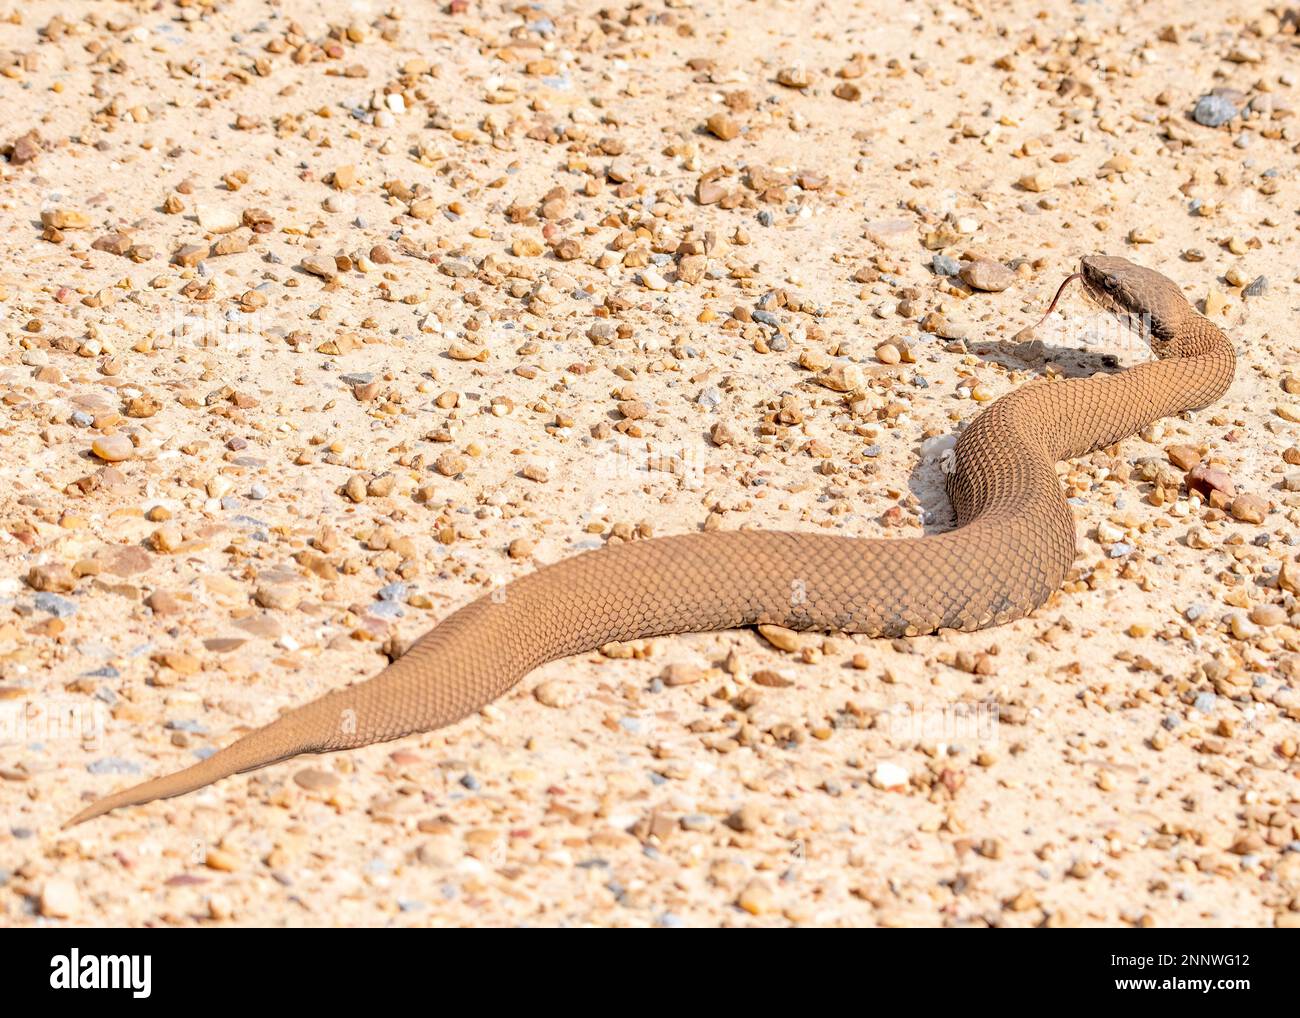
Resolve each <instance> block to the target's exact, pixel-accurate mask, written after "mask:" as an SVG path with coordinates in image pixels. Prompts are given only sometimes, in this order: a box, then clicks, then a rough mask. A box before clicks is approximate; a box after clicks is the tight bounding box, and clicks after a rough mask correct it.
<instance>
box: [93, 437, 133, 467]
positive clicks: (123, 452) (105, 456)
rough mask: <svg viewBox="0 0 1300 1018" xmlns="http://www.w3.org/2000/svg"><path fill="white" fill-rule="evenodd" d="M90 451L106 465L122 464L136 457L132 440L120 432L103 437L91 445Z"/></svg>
mask: <svg viewBox="0 0 1300 1018" xmlns="http://www.w3.org/2000/svg"><path fill="white" fill-rule="evenodd" d="M90 451H91V452H93V453H94V454H95V455H96V456H98V457H99V458H100V459H102V460H103V461H104V462H106V463H121V462H123V461H124V460H129V459H131V458H132V457H133V456H134V455H135V446H134V445H132V444H131V439H130V438H129V437H128V436H127V435H124V434H123V433H122V432H120V431H115V432H113V434H111V435H101V436H100V437H99V438H96V439H95V440H94V442H92V443H91V446H90Z"/></svg>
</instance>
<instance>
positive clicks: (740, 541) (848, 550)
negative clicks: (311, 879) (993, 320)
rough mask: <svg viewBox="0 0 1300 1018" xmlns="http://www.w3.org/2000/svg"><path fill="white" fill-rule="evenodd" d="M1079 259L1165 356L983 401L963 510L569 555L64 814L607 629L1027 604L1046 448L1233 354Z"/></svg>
mask: <svg viewBox="0 0 1300 1018" xmlns="http://www.w3.org/2000/svg"><path fill="white" fill-rule="evenodd" d="M1080 275H1081V277H1082V279H1083V282H1084V287H1085V289H1086V291H1087V293H1088V295H1089V296H1090V297H1091V298H1092V299H1093V300H1094V301H1095V302H1096V303H1098V304H1100V305H1101V306H1102V307H1104V308H1105V309H1107V310H1108V311H1111V312H1112V313H1114V314H1116V315H1118V316H1120V318H1121V320H1125V321H1126V324H1128V325H1129V326H1130V327H1132V328H1134V329H1135V330H1136V331H1138V332H1139V333H1140V334H1141V335H1142V336H1143V338H1145V339H1146V340H1147V341H1148V342H1149V343H1150V345H1151V349H1152V351H1153V353H1154V354H1155V355H1156V357H1157V358H1158V359H1157V360H1154V361H1149V362H1146V363H1142V364H1138V365H1136V366H1134V367H1131V368H1129V369H1127V370H1125V371H1121V372H1119V373H1116V374H1109V375H1095V376H1093V377H1091V378H1070V379H1063V380H1042V381H1035V382H1032V383H1030V384H1028V385H1024V386H1022V387H1021V388H1019V389H1017V390H1016V391H1014V392H1012V393H1009V394H1008V395H1006V396H1003V397H1002V398H1001V399H999V400H998V401H997V402H995V403H994V404H993V405H992V406H990V407H989V408H988V409H987V410H985V411H984V412H983V413H982V414H980V415H979V416H978V417H977V418H976V419H975V420H974V421H973V422H972V423H971V424H970V426H969V427H967V428H966V429H965V431H963V432H962V435H961V438H960V439H959V440H958V442H957V444H956V447H955V450H954V454H955V461H954V463H953V466H952V469H951V471H950V472H949V474H948V477H947V486H948V494H949V496H950V498H951V499H952V504H953V508H954V509H955V510H956V515H957V524H958V525H957V528H956V529H955V530H952V531H949V532H947V533H943V534H932V535H926V536H924V537H917V538H902V539H893V540H881V539H864V538H849V537H836V536H828V535H823V534H805V533H790V532H784V531H764V530H744V531H735V532H728V533H719V532H712V533H692V534H684V535H681V536H677V537H665V538H657V539H653V540H646V541H636V542H630V543H626V544H619V545H610V546H608V547H606V548H603V549H601V550H599V551H592V552H586V553H584V554H580V555H575V556H574V557H572V558H569V559H565V560H563V561H561V562H558V563H556V564H554V565H551V566H547V567H545V568H543V569H539V570H537V571H536V572H534V573H531V574H530V575H528V576H524V577H522V578H520V579H518V580H515V581H514V582H513V583H511V584H510V585H509V586H508V587H506V588H505V591H504V593H505V596H504V597H499V596H498V597H493V596H491V595H488V596H485V597H482V598H480V599H479V600H477V601H474V602H472V603H471V604H469V605H466V606H465V607H464V608H461V609H460V610H459V611H457V612H455V613H454V614H453V615H451V616H450V617H448V618H447V619H446V620H445V621H443V622H442V624H441V625H439V626H437V627H435V628H434V629H432V630H430V631H429V632H428V633H426V634H425V635H424V636H422V637H421V638H420V639H419V640H418V641H417V642H416V643H415V644H413V645H412V646H411V648H410V649H409V650H408V651H407V652H406V653H405V654H404V655H402V656H401V657H400V658H398V659H397V660H396V661H394V662H393V663H392V664H391V665H389V666H388V667H387V668H385V669H384V670H383V671H382V672H380V673H379V674H378V675H376V676H375V677H374V678H372V679H370V680H369V681H366V682H362V683H360V684H358V685H355V686H351V687H348V688H346V689H341V690H338V691H337V692H333V693H329V694H327V695H325V696H323V697H321V698H320V699H318V700H315V701H313V702H311V703H308V704H306V705H305V706H302V707H299V708H297V709H296V710H293V711H290V712H288V713H287V714H285V715H284V716H282V717H281V718H279V719H278V720H276V721H273V722H271V723H270V724H269V725H267V726H266V727H264V728H259V729H257V730H256V731H253V732H251V733H249V734H248V735H245V736H244V737H243V738H241V739H239V740H237V741H236V742H234V743H232V744H231V745H229V746H227V747H226V748H225V749H222V750H220V751H219V752H217V753H214V754H213V755H212V756H210V757H208V758H207V759H206V760H203V761H202V762H200V763H197V764H195V765H193V766H192V767H187V768H185V769H184V770H181V771H177V772H176V773H173V774H168V775H165V776H164V777H161V778H155V779H154V780H152V781H146V782H144V783H143V784H139V785H136V786H135V787H133V788H128V789H125V790H124V791H121V792H116V793H114V794H113V795H109V796H106V797H105V798H102V799H100V800H98V801H97V802H95V803H93V804H92V805H90V806H88V807H87V808H86V809H84V810H82V811H81V812H80V813H78V814H77V815H76V816H75V817H73V818H72V819H71V820H69V821H68V823H67V824H66V825H65V826H71V825H73V824H78V823H81V822H82V821H83V820H88V819H90V818H91V817H95V816H99V815H100V814H101V813H105V812H107V811H108V810H111V809H116V808H117V807H119V806H129V805H135V804H137V803H143V802H149V801H150V800H153V799H161V798H165V797H168V796H173V795H181V794H182V793H184V792H189V791H193V790H194V789H196V788H202V787H203V786H204V785H208V784H210V783H212V782H214V781H216V780H218V779H219V778H224V777H226V776H228V775H231V774H235V773H237V772H241V771H248V770H253V769H255V768H258V767H264V766H266V765H267V764H271V763H275V762H277V761H279V760H286V759H288V758H289V757H294V756H298V755H299V754H300V753H326V752H332V751H334V750H340V749H354V748H356V747H358V746H366V745H369V744H370V743H374V742H384V741H387V740H389V739H397V738H400V737H402V736H404V735H410V734H413V733H416V732H427V731H430V730H432V729H435V728H441V727H443V726H444V725H449V724H451V723H452V722H455V721H458V720H460V719H461V718H463V717H465V716H466V715H468V714H470V713H472V712H473V711H475V710H477V709H479V708H480V707H482V706H484V705H485V704H487V703H489V702H490V701H492V700H495V699H496V698H497V697H498V696H500V695H501V694H502V693H504V692H505V691H506V690H508V689H509V688H510V687H511V686H513V685H514V684H515V683H516V682H518V681H519V680H520V679H521V678H523V676H525V675H527V674H528V673H529V672H530V671H532V670H533V669H534V668H536V667H538V666H539V665H541V664H543V663H545V662H547V661H552V660H555V659H556V658H561V657H566V656H568V655H570V654H577V653H581V652H584V651H589V650H592V649H594V648H596V647H599V646H601V645H603V644H605V643H609V642H613V641H621V640H635V639H640V638H642V637H648V636H657V635H665V634H670V633H691V632H704V631H709V630H717V629H734V628H736V627H739V626H750V625H754V624H757V623H776V624H778V625H781V626H786V627H788V628H790V629H796V630H808V629H820V630H841V631H844V632H850V633H865V634H867V635H869V636H914V635H918V634H921V633H932V632H934V631H935V630H937V629H940V628H951V629H962V630H973V629H980V628H982V627H984V626H994V625H998V624H1000V623H1003V622H1009V621H1011V620H1012V619H1017V618H1020V617H1021V616H1023V615H1026V614H1028V613H1029V612H1031V611H1033V610H1034V609H1035V608H1036V607H1038V606H1039V605H1041V604H1042V603H1043V602H1044V601H1045V600H1046V599H1047V598H1048V597H1049V596H1050V595H1051V593H1052V592H1053V591H1054V590H1056V589H1057V587H1058V586H1059V585H1060V583H1061V581H1062V580H1063V579H1064V578H1065V575H1066V573H1067V571H1068V570H1069V568H1070V565H1071V563H1072V562H1073V560H1074V554H1075V525H1074V517H1073V514H1072V512H1071V509H1070V506H1069V505H1068V503H1067V502H1066V500H1065V496H1064V494H1063V493H1062V491H1061V486H1060V484H1059V483H1058V481H1057V476H1056V469H1055V463H1056V461H1058V460H1062V459H1069V458H1071V457H1074V456H1080V455H1083V454H1084V453H1087V452H1089V451H1091V450H1093V449H1097V448H1101V447H1104V446H1108V445H1111V444H1113V443H1114V442H1117V441H1119V440H1120V439H1121V438H1124V437H1126V436H1128V435H1131V434H1133V433H1134V432H1136V431H1139V430H1141V429H1142V428H1144V427H1146V426H1147V425H1148V424H1150V423H1152V422H1153V421H1156V420H1159V419H1160V418H1162V417H1168V416H1170V415H1172V414H1179V413H1182V412H1184V411H1187V410H1195V409H1199V408H1201V407H1204V406H1207V405H1208V404H1210V403H1213V402H1214V401H1215V400H1217V399H1218V398H1219V397H1220V396H1222V395H1223V393H1224V392H1225V391H1226V390H1227V388H1228V386H1229V384H1230V383H1231V381H1232V373H1233V367H1234V363H1235V357H1234V354H1233V350H1232V346H1231V344H1230V343H1229V342H1228V339H1227V337H1226V336H1224V334H1223V333H1222V332H1221V331H1220V330H1219V329H1218V328H1217V327H1216V326H1214V325H1213V324H1211V323H1210V322H1209V321H1207V320H1206V319H1205V318H1203V317H1201V316H1200V315H1199V314H1197V313H1196V311H1195V310H1194V309H1193V308H1192V307H1191V305H1190V304H1188V302H1187V301H1186V300H1185V299H1184V297H1183V295H1182V292H1181V291H1180V290H1179V288H1178V286H1177V285H1175V284H1174V283H1173V282H1171V281H1170V280H1169V279H1167V278H1165V277H1164V276H1162V275H1161V274H1160V273H1158V272H1155V271H1153V270H1151V269H1146V268H1142V267H1140V266H1137V265H1134V264H1133V263H1131V262H1129V261H1126V260H1125V259H1123V258H1110V257H1104V256H1096V257H1089V258H1085V259H1084V260H1083V262H1082V264H1081V267H1080ZM1058 296H1059V293H1058ZM1053 304H1055V302H1053ZM1049 311H1050V309H1049Z"/></svg>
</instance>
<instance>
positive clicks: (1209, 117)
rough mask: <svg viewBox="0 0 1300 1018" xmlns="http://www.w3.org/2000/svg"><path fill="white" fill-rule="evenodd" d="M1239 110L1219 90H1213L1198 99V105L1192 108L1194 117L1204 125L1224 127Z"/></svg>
mask: <svg viewBox="0 0 1300 1018" xmlns="http://www.w3.org/2000/svg"><path fill="white" fill-rule="evenodd" d="M1238 112H1239V110H1238V109H1237V107H1236V106H1234V105H1233V104H1232V102H1230V101H1229V100H1228V99H1227V98H1226V97H1225V96H1223V95H1222V94H1220V93H1217V92H1211V93H1209V94H1208V95H1203V96H1201V97H1200V98H1199V99H1197V100H1196V106H1195V108H1193V110H1192V119H1193V120H1195V121H1196V122H1197V123H1198V124H1200V125H1201V126H1202V127H1222V126H1223V125H1224V124H1226V123H1227V122H1228V121H1230V120H1231V119H1232V118H1233V117H1235V116H1236V115H1237V113H1238Z"/></svg>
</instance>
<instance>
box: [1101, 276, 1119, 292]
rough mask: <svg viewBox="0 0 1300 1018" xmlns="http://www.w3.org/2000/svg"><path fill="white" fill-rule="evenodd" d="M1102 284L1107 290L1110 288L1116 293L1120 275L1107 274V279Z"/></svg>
mask: <svg viewBox="0 0 1300 1018" xmlns="http://www.w3.org/2000/svg"><path fill="white" fill-rule="evenodd" d="M1102 285H1103V286H1104V287H1106V289H1107V290H1110V291H1111V292H1112V293H1114V292H1115V291H1116V290H1118V289H1119V277H1118V276H1107V277H1106V278H1105V280H1104V281H1103V282H1102Z"/></svg>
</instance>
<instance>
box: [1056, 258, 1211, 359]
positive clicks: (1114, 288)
mask: <svg viewBox="0 0 1300 1018" xmlns="http://www.w3.org/2000/svg"><path fill="white" fill-rule="evenodd" d="M1079 273H1080V275H1081V276H1082V277H1083V285H1084V288H1085V289H1086V291H1087V293H1088V296H1089V297H1090V298H1091V299H1092V300H1093V302H1094V303H1096V304H1098V305H1100V306H1101V307H1103V308H1105V309H1106V310H1107V311H1109V312H1111V314H1113V315H1116V316H1117V317H1118V318H1119V319H1120V320H1121V321H1122V322H1123V323H1124V324H1125V325H1127V326H1128V327H1129V328H1130V329H1132V330H1133V331H1134V332H1136V333H1138V335H1140V336H1141V337H1142V338H1143V339H1145V340H1146V341H1147V342H1148V343H1149V344H1150V345H1151V350H1152V352H1153V353H1154V354H1155V355H1156V356H1157V357H1163V356H1165V355H1166V354H1168V353H1170V352H1172V351H1171V349H1170V347H1171V344H1172V343H1173V341H1174V338H1175V337H1176V336H1177V335H1178V332H1179V330H1180V329H1181V328H1182V327H1183V323H1184V321H1185V319H1186V316H1187V315H1188V314H1189V313H1190V312H1191V310H1192V308H1191V305H1190V304H1188V303H1187V299H1186V298H1185V297H1184V296H1183V292H1182V291H1181V290H1180V289H1179V288H1178V286H1177V284H1175V283H1174V282H1173V281H1172V280H1169V279H1167V278H1166V277H1164V276H1162V275H1161V274H1160V273H1159V272H1156V271H1155V270H1153V269H1146V268H1143V267H1142V266H1141V265H1134V264H1133V263H1132V262H1131V261H1129V260H1128V259H1127V258H1117V257H1114V256H1111V255H1089V256H1088V257H1087V258H1084V259H1083V261H1082V262H1080V263H1079Z"/></svg>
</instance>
